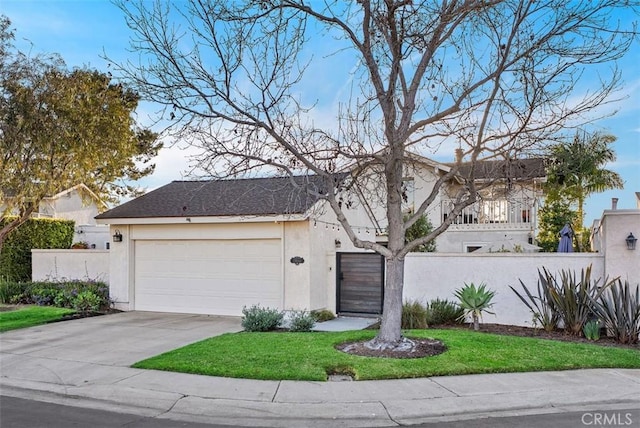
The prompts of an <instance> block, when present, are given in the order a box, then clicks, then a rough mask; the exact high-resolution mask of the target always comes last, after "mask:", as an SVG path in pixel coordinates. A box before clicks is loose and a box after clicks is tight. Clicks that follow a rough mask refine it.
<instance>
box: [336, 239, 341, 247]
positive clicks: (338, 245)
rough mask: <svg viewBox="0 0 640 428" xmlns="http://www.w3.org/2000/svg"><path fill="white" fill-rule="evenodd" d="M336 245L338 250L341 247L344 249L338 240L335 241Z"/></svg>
mask: <svg viewBox="0 0 640 428" xmlns="http://www.w3.org/2000/svg"><path fill="white" fill-rule="evenodd" d="M335 245H336V248H340V247H342V242H340V240H339V239H336V240H335Z"/></svg>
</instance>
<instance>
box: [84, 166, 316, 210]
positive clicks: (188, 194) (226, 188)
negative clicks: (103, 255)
mask: <svg viewBox="0 0 640 428" xmlns="http://www.w3.org/2000/svg"><path fill="white" fill-rule="evenodd" d="M324 188H325V186H324V183H323V178H322V177H319V176H297V177H276V178H252V179H236V180H215V181H173V182H171V183H169V184H167V185H165V186H163V187H160V188H158V189H156V190H154V191H152V192H149V193H147V194H145V195H143V196H140V197H139V198H136V199H134V200H132V201H129V202H127V203H125V204H122V205H120V206H117V207H115V208H113V209H111V210H109V211H106V212H104V213H102V214H100V215H98V216H97V217H96V219H115V218H150V217H198V216H214V217H215V216H251V215H282V214H302V213H304V212H306V211H307V210H308V209H309V208H311V206H313V204H315V203H316V202H317V201H318V199H319V196H317V195H313V194H309V192H307V189H309V190H311V191H315V192H318V193H324V191H323V189H324Z"/></svg>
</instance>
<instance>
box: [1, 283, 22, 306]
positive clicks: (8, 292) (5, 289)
mask: <svg viewBox="0 0 640 428" xmlns="http://www.w3.org/2000/svg"><path fill="white" fill-rule="evenodd" d="M27 286H28V283H25V282H17V281H9V280H0V303H10V304H17V303H27V302H24V301H22V300H26V298H27Z"/></svg>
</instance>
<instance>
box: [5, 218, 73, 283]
mask: <svg viewBox="0 0 640 428" xmlns="http://www.w3.org/2000/svg"><path fill="white" fill-rule="evenodd" d="M11 220H13V217H5V218H3V219H2V220H0V228H1V227H2V226H4V225H5V224H6V223H8V222H10V221H11ZM73 228H74V222H73V221H72V220H59V219H46V218H32V219H29V220H27V221H26V222H25V223H24V224H23V225H21V226H20V227H18V228H17V229H15V230H13V231H12V232H11V233H9V235H8V236H7V238H6V240H5V241H4V244H3V246H2V253H1V254H0V277H3V278H6V279H8V280H13V281H29V280H31V249H33V248H41V249H55V248H58V249H60V248H69V247H70V246H71V242H72V241H73Z"/></svg>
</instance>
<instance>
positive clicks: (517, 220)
mask: <svg viewBox="0 0 640 428" xmlns="http://www.w3.org/2000/svg"><path fill="white" fill-rule="evenodd" d="M453 206H454V202H453V201H452V200H443V201H442V220H443V221H444V220H446V219H447V217H448V216H449V215H450V213H451V210H453ZM534 214H535V213H534V205H533V200H532V199H508V200H507V199H494V200H490V199H482V200H480V201H479V202H477V203H475V204H473V205H470V206H468V207H466V208H465V209H464V210H462V212H461V213H460V215H458V216H457V217H456V218H455V219H454V220H453V223H452V224H453V225H469V226H472V225H479V226H480V225H487V226H489V225H495V226H496V227H498V226H499V225H505V226H506V225H508V226H519V227H523V226H527V227H529V226H531V224H532V223H533V222H534V221H535V218H534Z"/></svg>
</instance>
